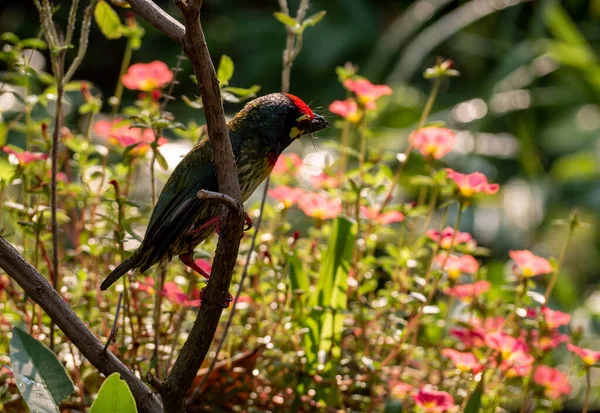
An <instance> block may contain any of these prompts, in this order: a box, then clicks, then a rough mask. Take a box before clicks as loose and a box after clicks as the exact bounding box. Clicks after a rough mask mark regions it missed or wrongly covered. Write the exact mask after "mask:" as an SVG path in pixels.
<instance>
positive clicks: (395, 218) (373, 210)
mask: <svg viewBox="0 0 600 413" xmlns="http://www.w3.org/2000/svg"><path fill="white" fill-rule="evenodd" d="M360 212H361V213H362V214H363V215H364V216H365V218H366V219H367V220H369V221H373V222H375V223H377V224H381V225H389V224H393V223H394V222H402V221H404V214H403V213H402V212H400V211H387V212H382V213H379V208H377V207H366V206H361V207H360Z"/></svg>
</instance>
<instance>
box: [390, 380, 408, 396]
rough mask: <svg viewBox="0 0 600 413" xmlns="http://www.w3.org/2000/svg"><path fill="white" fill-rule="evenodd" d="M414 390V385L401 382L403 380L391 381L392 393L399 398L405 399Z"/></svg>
mask: <svg viewBox="0 0 600 413" xmlns="http://www.w3.org/2000/svg"><path fill="white" fill-rule="evenodd" d="M412 390H413V386H411V385H410V384H407V383H404V382H401V381H391V382H390V393H391V394H392V395H393V396H394V397H396V398H398V399H403V398H404V397H406V395H407V394H409V393H410V392H411V391H412Z"/></svg>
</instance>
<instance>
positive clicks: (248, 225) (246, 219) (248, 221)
mask: <svg viewBox="0 0 600 413" xmlns="http://www.w3.org/2000/svg"><path fill="white" fill-rule="evenodd" d="M250 228H252V218H250V215H248V213H247V212H246V211H244V231H249V230H250Z"/></svg>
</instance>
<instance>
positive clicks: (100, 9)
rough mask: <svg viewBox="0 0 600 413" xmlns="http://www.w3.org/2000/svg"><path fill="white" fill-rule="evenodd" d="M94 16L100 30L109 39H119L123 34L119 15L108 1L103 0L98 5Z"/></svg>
mask: <svg viewBox="0 0 600 413" xmlns="http://www.w3.org/2000/svg"><path fill="white" fill-rule="evenodd" d="M94 18H95V19H96V24H97V25H98V27H99V28H100V31H101V32H102V34H103V35H104V36H105V37H106V38H107V39H118V38H120V37H121V36H122V35H123V30H122V28H121V20H120V19H119V15H118V14H117V12H116V11H114V10H113V9H112V7H110V5H109V4H108V3H107V2H105V1H101V2H99V3H98V4H97V5H96V9H95V10H94Z"/></svg>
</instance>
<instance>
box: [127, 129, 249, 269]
mask: <svg viewBox="0 0 600 413" xmlns="http://www.w3.org/2000/svg"><path fill="white" fill-rule="evenodd" d="M236 141H237V140H234V142H236ZM234 146H235V147H234V148H233V149H234V153H237V154H239V147H238V145H234ZM218 188H219V185H218V181H217V171H216V167H215V165H214V163H213V162H212V150H211V148H210V143H209V142H208V140H204V141H203V142H201V143H200V144H198V145H197V146H196V147H194V148H193V149H192V150H191V151H190V152H189V153H188V154H187V155H186V156H185V157H184V158H183V159H182V160H181V162H180V163H179V165H177V167H176V168H175V170H174V171H173V173H172V174H171V176H170V177H169V179H168V180H167V183H166V184H165V187H164V188H163V190H162V192H161V194H160V196H159V199H158V201H157V203H156V206H155V208H154V211H153V212H152V216H151V217H150V223H149V224H148V228H147V230H146V235H145V237H144V241H143V243H142V245H141V246H140V251H139V253H140V254H142V255H145V256H146V257H145V259H144V265H143V269H144V268H147V267H149V266H151V265H152V264H154V263H156V262H158V261H159V260H160V259H161V257H163V255H164V254H165V253H166V252H167V251H168V249H169V247H170V246H171V245H172V244H173V243H174V242H176V240H177V238H178V237H180V236H181V235H182V234H183V233H185V232H186V231H188V230H189V229H190V227H191V225H193V223H194V221H196V219H197V216H198V213H199V211H200V210H201V208H203V205H204V206H206V207H208V205H205V203H207V202H208V201H206V200H200V199H198V198H197V197H196V194H197V193H198V191H200V190H201V189H205V190H207V191H218Z"/></svg>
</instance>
